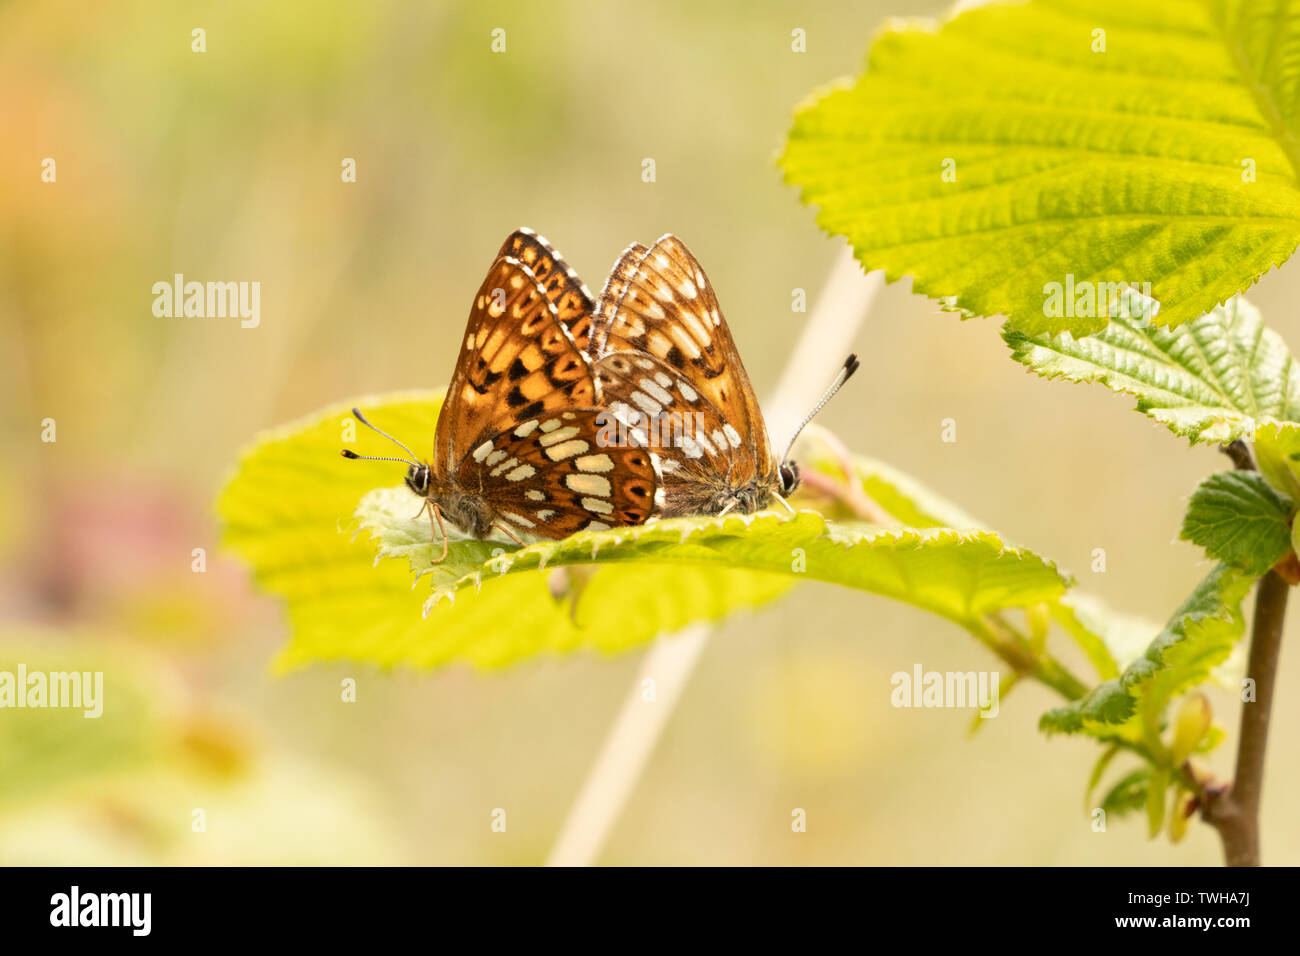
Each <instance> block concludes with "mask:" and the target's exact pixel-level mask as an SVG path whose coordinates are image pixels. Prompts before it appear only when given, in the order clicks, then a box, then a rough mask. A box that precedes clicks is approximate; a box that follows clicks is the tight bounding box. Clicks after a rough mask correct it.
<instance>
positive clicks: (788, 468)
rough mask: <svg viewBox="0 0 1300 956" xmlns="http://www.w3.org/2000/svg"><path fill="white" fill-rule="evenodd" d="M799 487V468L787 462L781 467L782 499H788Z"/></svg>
mask: <svg viewBox="0 0 1300 956" xmlns="http://www.w3.org/2000/svg"><path fill="white" fill-rule="evenodd" d="M798 487H799V466H798V465H796V464H795V463H794V462H792V461H791V462H787V463H786V464H784V465H782V466H781V497H782V498H788V497H790V495H791V494H793V493H794V490H795V489H796V488H798Z"/></svg>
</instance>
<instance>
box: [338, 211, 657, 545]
mask: <svg viewBox="0 0 1300 956" xmlns="http://www.w3.org/2000/svg"><path fill="white" fill-rule="evenodd" d="M592 318H593V306H592V301H591V294H590V293H589V292H588V291H587V288H586V287H585V286H584V285H583V284H582V282H581V280H579V279H578V277H577V276H576V275H575V274H574V273H573V270H571V269H570V268H569V267H568V265H567V264H566V263H565V262H564V259H563V258H562V257H561V256H560V255H559V253H557V252H556V251H555V250H554V249H553V248H551V246H550V244H549V243H548V242H547V241H546V240H545V239H543V238H542V237H541V236H539V235H537V234H536V233H534V232H532V231H531V230H527V229H520V230H517V231H516V232H514V233H512V234H511V235H510V236H509V237H508V238H507V239H506V241H505V243H504V244H503V245H502V247H501V249H500V251H499V252H498V253H497V256H496V258H495V259H494V260H493V262H492V265H491V267H490V268H489V269H488V273H487V276H486V278H484V280H483V283H482V285H481V286H480V287H479V290H478V293H477V294H476V295H475V297H474V303H473V306H472V307H471V309H470V314H469V321H468V323H467V324H466V327H465V335H464V339H463V341H462V342H461V345H460V353H459V355H458V357H457V359H456V366H455V369H454V371H453V373H452V377H451V384H450V385H449V386H448V387H447V395H446V398H445V400H444V401H443V406H442V411H441V413H440V414H439V416H438V424H437V427H436V429H435V434H434V451H433V457H432V459H431V460H430V461H429V462H428V463H425V462H423V461H422V460H420V458H419V456H417V455H416V454H415V453H414V452H412V451H411V450H410V448H408V447H407V446H406V445H405V444H403V443H402V442H400V441H398V440H397V439H396V438H393V436H391V435H389V434H388V433H387V432H385V431H383V430H382V429H379V428H377V427H376V426H374V425H372V424H370V422H369V421H367V420H366V419H365V417H364V416H363V415H362V414H361V412H360V411H358V410H357V409H353V414H355V415H356V417H357V419H358V420H359V421H361V422H362V423H363V424H365V425H367V426H368V427H370V428H372V429H374V430H375V431H376V432H378V433H379V434H381V435H383V436H384V437H385V438H388V439H389V440H390V441H393V442H394V443H396V444H397V445H399V446H400V447H401V448H402V449H403V450H404V451H406V453H407V454H408V455H409V456H410V459H407V458H379V459H373V460H381V461H401V462H404V463H405V464H407V465H408V466H409V468H408V469H407V473H406V486H407V487H408V488H410V490H411V491H412V492H414V493H415V494H416V495H418V496H419V497H420V498H422V499H424V506H423V508H422V509H421V514H423V513H424V511H426V510H427V511H428V512H429V521H430V527H431V528H433V526H434V525H435V524H436V526H437V530H438V532H439V533H440V534H441V536H442V557H440V558H438V559H437V560H438V561H441V560H444V559H445V558H446V556H447V550H448V543H447V533H446V528H445V525H444V520H445V521H448V522H450V523H451V524H452V525H453V526H454V527H456V528H457V529H459V530H460V531H462V532H464V533H467V534H469V535H471V536H473V537H475V538H480V539H482V538H487V537H488V536H489V535H490V534H491V533H492V532H493V530H494V529H496V530H500V531H502V532H504V533H505V534H506V535H508V536H509V537H511V538H513V539H514V540H515V541H516V542H518V543H520V544H522V543H523V540H522V538H521V537H520V535H522V534H530V535H535V536H539V537H543V538H553V539H558V538H564V537H567V536H568V535H570V534H573V533H574V532H576V531H599V530H606V529H608V528H611V527H615V526H620V525H634V524H640V523H642V522H644V521H645V520H646V518H648V517H649V516H650V515H651V513H652V512H653V510H654V508H655V503H656V496H657V491H658V487H659V474H658V470H657V467H658V460H657V458H656V457H655V456H654V455H653V454H652V453H651V452H650V451H649V450H648V449H646V448H641V447H632V446H624V447H615V446H610V447H602V443H601V442H600V441H599V440H598V431H599V429H600V421H599V419H600V416H602V414H604V412H603V410H602V409H600V408H597V407H596V405H595V400H596V383H595V379H594V377H593V375H592V368H591V359H590V357H589V356H588V354H587V352H586V351H585V347H586V346H587V345H588V343H589V342H590V338H591V328H592ZM579 343H581V344H579ZM343 455H344V457H346V458H354V459H357V458H362V457H363V456H361V455H357V454H356V453H355V452H352V451H350V450H344V451H343Z"/></svg>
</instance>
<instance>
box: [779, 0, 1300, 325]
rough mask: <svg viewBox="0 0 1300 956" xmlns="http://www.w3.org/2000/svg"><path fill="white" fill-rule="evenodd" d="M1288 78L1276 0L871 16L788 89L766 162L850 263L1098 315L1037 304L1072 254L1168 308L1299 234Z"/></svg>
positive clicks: (1064, 4)
mask: <svg viewBox="0 0 1300 956" xmlns="http://www.w3.org/2000/svg"><path fill="white" fill-rule="evenodd" d="M1097 31H1104V37H1101V36H1100V35H1099V34H1098V32H1097ZM1099 41H1104V52H1103V51H1101V50H1100V49H1099V48H1098V47H1099ZM1298 82H1300V17H1297V16H1296V15H1295V14H1294V13H1292V12H1291V10H1290V9H1289V8H1288V7H1287V6H1286V5H1280V4H1277V3H1273V4H1259V3H1252V2H1233V0H1200V2H1189V0H1034V2H1031V3H1019V4H992V5H987V6H981V7H979V8H977V9H972V10H968V11H966V12H963V13H961V14H959V15H956V16H954V17H953V18H951V19H950V20H948V21H947V22H945V23H943V24H942V25H940V26H935V25H932V24H915V23H913V24H908V25H906V26H904V27H893V28H890V29H888V30H886V31H885V32H883V33H882V34H880V35H879V36H878V37H877V38H876V40H875V42H874V44H873V46H872V48H871V51H870V54H869V56H868V60H867V68H866V70H865V71H864V72H863V74H862V75H861V76H859V77H858V78H856V79H855V80H851V81H846V82H841V83H839V84H837V85H835V86H834V87H831V88H828V89H825V90H822V91H819V92H818V93H816V94H815V95H814V96H813V98H812V100H811V101H810V102H808V103H806V104H805V105H803V106H802V107H801V108H800V109H799V110H798V112H797V113H796V115H795V119H794V125H793V128H792V130H791V132H790V135H789V138H788V140H787V143H786V147H785V152H784V154H783V156H782V157H781V165H782V166H783V168H784V171H785V175H786V179H787V181H788V182H790V183H792V184H795V185H798V186H800V187H801V188H802V198H803V200H804V202H806V203H808V204H810V205H816V206H818V207H820V211H819V213H818V216H817V220H818V222H819V224H820V225H821V226H822V228H824V229H826V230H827V231H828V232H831V233H834V234H836V235H843V236H846V237H847V238H848V240H849V242H850V244H851V245H852V246H853V249H854V251H855V252H856V253H857V256H858V258H859V259H860V260H861V261H862V263H863V265H864V266H865V267H866V268H867V269H883V270H884V271H885V274H886V276H887V277H888V278H889V279H890V280H891V281H893V280H897V279H900V278H903V277H904V276H913V277H914V278H915V282H914V284H913V288H914V289H915V290H916V291H918V292H922V293H924V294H926V295H929V296H933V297H936V298H945V299H946V298H949V297H951V304H952V305H953V306H954V307H956V308H959V309H961V310H963V311H965V312H967V313H969V314H978V315H995V314H1004V315H1007V316H1008V317H1009V318H1010V321H1011V323H1012V325H1013V326H1014V327H1015V328H1016V329H1019V330H1020V331H1023V332H1025V333H1028V334H1035V333H1040V332H1056V331H1061V330H1066V329H1068V330H1070V331H1072V332H1074V333H1075V334H1078V335H1082V334H1087V333H1089V332H1095V331H1097V330H1098V329H1101V328H1103V327H1104V326H1105V324H1106V311H1105V310H1104V309H1094V310H1093V312H1092V314H1090V315H1073V316H1072V315H1067V314H1061V315H1054V314H1048V313H1049V312H1051V311H1052V310H1051V309H1049V308H1048V307H1047V306H1048V302H1047V299H1048V296H1047V294H1046V292H1045V289H1046V287H1047V286H1048V284H1049V283H1060V284H1064V283H1065V282H1066V281H1067V276H1071V277H1072V278H1073V281H1074V283H1075V284H1076V287H1077V286H1078V284H1080V283H1091V284H1099V283H1138V284H1143V283H1145V284H1149V285H1150V290H1151V291H1150V294H1151V295H1152V296H1153V297H1154V298H1155V299H1157V300H1159V302H1160V304H1161V308H1160V313H1159V316H1158V320H1159V322H1160V323H1161V324H1162V325H1170V326H1177V325H1180V324H1182V323H1184V322H1187V321H1189V320H1191V319H1193V318H1195V317H1197V316H1198V315H1201V314H1203V313H1205V312H1208V311H1209V310H1211V309H1212V308H1214V306H1215V305H1217V304H1218V303H1220V302H1224V301H1226V300H1227V299H1228V298H1230V297H1231V296H1232V295H1233V294H1235V293H1237V292H1239V291H1242V290H1244V289H1246V288H1247V287H1249V286H1250V285H1251V284H1252V283H1253V282H1254V281H1255V280H1256V279H1257V278H1258V277H1259V276H1260V275H1262V274H1263V273H1265V272H1267V271H1268V270H1269V269H1270V268H1272V267H1274V266H1277V265H1280V264H1281V263H1283V262H1285V261H1286V260H1287V259H1288V258H1289V257H1290V255H1291V253H1292V252H1293V251H1294V250H1295V248H1296V245H1297V244H1298V243H1300V189H1298V188H1297V184H1296V174H1297V169H1300V140H1298V138H1297V137H1298V134H1300V120H1298V117H1297V112H1298V110H1300V105H1297V104H1300V99H1298V98H1297V97H1296V95H1295V89H1296V86H1297V83H1298ZM1246 161H1249V163H1247V162H1246ZM945 172H950V173H955V179H954V178H953V177H952V176H951V175H948V176H945V175H944V174H945ZM1252 172H1253V180H1254V181H1248V180H1250V179H1252V176H1251V175H1249V174H1250V173H1252ZM1061 311H1062V312H1064V311H1065V310H1064V308H1062V309H1061Z"/></svg>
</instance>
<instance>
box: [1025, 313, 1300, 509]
mask: <svg viewBox="0 0 1300 956" xmlns="http://www.w3.org/2000/svg"><path fill="white" fill-rule="evenodd" d="M1134 301H1136V300H1134V299H1132V298H1130V299H1127V300H1126V302H1125V306H1126V307H1125V308H1124V309H1121V311H1120V312H1119V314H1118V315H1117V316H1116V318H1115V319H1114V321H1112V322H1111V324H1110V325H1109V326H1107V327H1106V328H1105V329H1104V330H1102V331H1101V332H1098V333H1097V334H1096V335H1089V336H1086V337H1084V338H1079V339H1076V338H1074V337H1073V336H1071V335H1070V334H1068V333H1063V334H1061V335H1055V336H1049V335H1037V336H1028V335H1025V334H1023V333H1021V332H1017V331H1015V330H1012V329H1007V330H1004V332H1003V338H1005V339H1006V342H1007V344H1008V345H1009V346H1010V347H1011V355H1012V357H1013V358H1014V359H1015V360H1016V361H1017V362H1020V363H1021V364H1023V365H1026V366H1028V367H1029V368H1030V369H1031V370H1033V371H1034V372H1035V373H1037V374H1038V375H1041V376H1042V377H1043V378H1047V379H1064V380H1066V381H1069V382H1078V383H1086V384H1098V385H1104V386H1106V387H1107V388H1109V389H1110V390H1111V391H1114V392H1123V393H1125V394H1128V395H1133V396H1135V397H1136V398H1137V410H1138V411H1140V412H1142V413H1144V414H1146V415H1148V416H1149V417H1151V418H1152V419H1154V420H1155V421H1157V422H1160V423H1161V424H1162V425H1164V426H1165V427H1166V428H1168V429H1169V430H1170V431H1172V432H1173V433H1174V434H1176V435H1182V436H1184V437H1186V438H1188V439H1189V440H1190V441H1192V442H1194V443H1195V442H1230V441H1233V440H1235V439H1238V438H1242V439H1245V440H1246V441H1249V442H1253V443H1254V451H1255V459H1256V461H1257V462H1258V464H1259V469H1260V471H1261V472H1262V473H1263V474H1264V476H1265V477H1266V478H1268V480H1269V481H1270V482H1271V483H1272V484H1273V486H1274V487H1275V488H1278V489H1280V490H1281V491H1284V492H1286V493H1287V494H1289V495H1292V496H1293V497H1300V478H1298V477H1297V474H1300V472H1298V471H1297V469H1298V468H1300V463H1298V459H1300V369H1298V368H1297V367H1296V363H1295V360H1294V359H1293V358H1292V357H1291V353H1290V351H1289V350H1288V349H1287V347H1286V343H1285V342H1283V341H1282V338H1281V336H1279V335H1278V334H1277V333H1276V332H1274V331H1273V330H1272V329H1269V328H1266V327H1265V325H1264V323H1263V321H1262V320H1261V319H1260V316H1259V310H1258V309H1256V308H1255V307H1254V306H1252V305H1251V304H1250V303H1248V302H1247V301H1246V300H1245V299H1243V298H1240V297H1237V298H1235V299H1232V300H1231V301H1229V302H1228V303H1226V304H1225V305H1221V306H1218V307H1216V308H1215V309H1214V310H1213V311H1211V312H1208V313H1206V314H1205V315H1203V316H1200V317H1199V318H1197V319H1195V320H1194V321H1192V322H1190V323H1188V324H1187V325H1184V326H1181V327H1180V328H1177V329H1156V328H1153V327H1151V325H1150V324H1149V323H1148V322H1147V321H1145V320H1144V319H1143V318H1142V317H1141V316H1142V309H1141V308H1140V307H1130V305H1131V303H1133V302H1134Z"/></svg>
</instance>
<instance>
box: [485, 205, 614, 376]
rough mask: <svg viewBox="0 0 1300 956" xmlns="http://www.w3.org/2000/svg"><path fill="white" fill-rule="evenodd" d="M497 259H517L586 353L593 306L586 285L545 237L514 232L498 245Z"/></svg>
mask: <svg viewBox="0 0 1300 956" xmlns="http://www.w3.org/2000/svg"><path fill="white" fill-rule="evenodd" d="M497 258H498V259H501V258H510V259H518V260H519V261H520V262H522V263H523V264H524V265H526V266H527V267H528V268H529V270H530V271H531V272H532V273H533V275H534V276H536V277H537V281H538V282H540V283H541V284H542V287H543V288H544V289H545V290H546V297H547V298H548V299H550V301H551V302H552V303H554V304H555V310H556V314H557V315H559V317H560V321H561V322H562V323H563V324H564V327H565V328H567V329H568V330H569V334H570V335H572V336H573V341H574V342H575V343H576V344H577V346H578V348H580V349H582V350H583V351H584V352H585V351H586V350H587V346H588V343H589V342H590V341H591V318H592V311H593V310H594V309H595V303H594V302H593V301H592V298H591V292H590V291H588V289H587V286H586V285H585V284H584V283H583V281H582V280H581V279H579V278H578V274H577V273H576V272H574V271H573V270H572V269H570V268H569V264H568V263H567V262H565V261H564V257H563V256H561V255H560V253H559V251H558V250H556V249H555V248H554V247H553V246H552V245H551V244H550V243H549V242H547V241H546V237H545V236H539V235H538V234H537V233H535V232H533V231H532V230H531V229H527V228H521V229H516V230H515V231H514V232H512V233H511V234H510V235H509V236H508V237H507V238H506V241H505V242H504V243H502V244H501V249H500V250H499V251H498V252H497Z"/></svg>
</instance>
